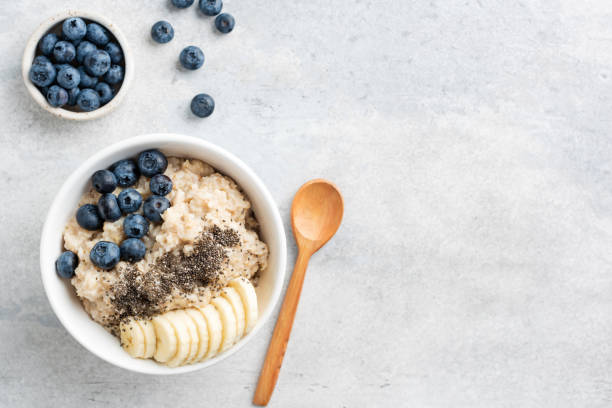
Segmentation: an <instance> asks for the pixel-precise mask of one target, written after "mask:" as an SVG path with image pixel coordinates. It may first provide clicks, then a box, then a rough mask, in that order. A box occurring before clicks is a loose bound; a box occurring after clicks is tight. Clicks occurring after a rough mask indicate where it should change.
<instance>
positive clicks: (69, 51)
mask: <svg viewBox="0 0 612 408" xmlns="http://www.w3.org/2000/svg"><path fill="white" fill-rule="evenodd" d="M75 56H76V49H75V48H74V45H73V44H72V43H69V42H68V41H58V42H56V43H55V45H54V46H53V58H55V62H57V63H59V64H62V63H65V62H72V60H73V59H74V57H75Z"/></svg>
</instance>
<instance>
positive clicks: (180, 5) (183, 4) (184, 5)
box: [172, 0, 193, 8]
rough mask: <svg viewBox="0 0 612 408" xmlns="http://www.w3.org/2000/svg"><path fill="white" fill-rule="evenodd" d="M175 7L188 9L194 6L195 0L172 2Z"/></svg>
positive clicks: (173, 0)
mask: <svg viewBox="0 0 612 408" xmlns="http://www.w3.org/2000/svg"><path fill="white" fill-rule="evenodd" d="M172 4H174V7H178V8H187V7H189V6H191V5H192V4H193V0H172Z"/></svg>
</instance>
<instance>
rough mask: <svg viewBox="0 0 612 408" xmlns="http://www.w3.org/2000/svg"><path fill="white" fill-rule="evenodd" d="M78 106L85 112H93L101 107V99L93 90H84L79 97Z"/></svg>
mask: <svg viewBox="0 0 612 408" xmlns="http://www.w3.org/2000/svg"><path fill="white" fill-rule="evenodd" d="M77 105H78V106H79V108H81V110H83V111H85V112H91V111H93V110H96V109H98V108H99V107H100V97H99V96H98V93H97V92H96V91H94V90H93V89H89V88H86V89H82V90H81V92H79V95H78V96H77Z"/></svg>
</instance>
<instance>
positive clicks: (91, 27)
mask: <svg viewBox="0 0 612 408" xmlns="http://www.w3.org/2000/svg"><path fill="white" fill-rule="evenodd" d="M85 38H87V40H88V41H91V42H92V43H94V44H96V45H106V43H108V42H109V41H110V39H109V37H108V33H107V31H106V29H105V28H104V27H102V26H101V25H100V24H96V23H89V24H87V35H86V36H85Z"/></svg>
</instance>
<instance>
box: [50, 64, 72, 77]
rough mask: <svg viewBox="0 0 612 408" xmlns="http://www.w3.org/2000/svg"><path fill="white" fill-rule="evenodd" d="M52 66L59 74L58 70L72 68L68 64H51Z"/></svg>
mask: <svg viewBox="0 0 612 408" xmlns="http://www.w3.org/2000/svg"><path fill="white" fill-rule="evenodd" d="M53 68H55V72H56V73H58V74H59V72H60V71H61V70H62V69H64V68H74V67H73V66H72V65H70V64H53ZM56 78H57V76H56Z"/></svg>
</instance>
